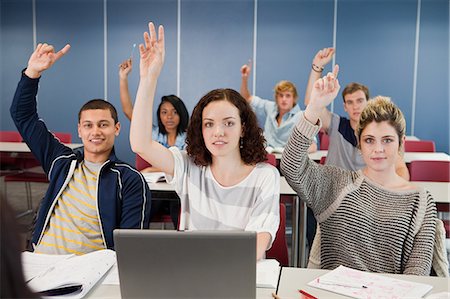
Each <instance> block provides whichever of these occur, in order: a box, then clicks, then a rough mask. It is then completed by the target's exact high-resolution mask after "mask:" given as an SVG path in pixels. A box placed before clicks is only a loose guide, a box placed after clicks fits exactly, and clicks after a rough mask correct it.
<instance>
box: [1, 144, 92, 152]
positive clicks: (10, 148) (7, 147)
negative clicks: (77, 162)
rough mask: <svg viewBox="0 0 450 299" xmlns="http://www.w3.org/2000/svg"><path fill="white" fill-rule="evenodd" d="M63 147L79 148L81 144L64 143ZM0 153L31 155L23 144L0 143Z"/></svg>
mask: <svg viewBox="0 0 450 299" xmlns="http://www.w3.org/2000/svg"><path fill="white" fill-rule="evenodd" d="M64 145H66V146H68V147H70V148H71V149H76V148H80V147H82V146H83V144H82V143H65V144H64ZM0 152H2V153H17V154H19V153H31V151H30V148H29V147H28V145H27V144H26V143H25V142H0Z"/></svg>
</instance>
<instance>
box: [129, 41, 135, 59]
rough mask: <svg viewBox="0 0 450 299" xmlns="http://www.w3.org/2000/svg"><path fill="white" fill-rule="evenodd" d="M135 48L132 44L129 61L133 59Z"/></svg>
mask: <svg viewBox="0 0 450 299" xmlns="http://www.w3.org/2000/svg"><path fill="white" fill-rule="evenodd" d="M135 48H136V44H133V48H131V54H130V59H133V53H134V49H135Z"/></svg>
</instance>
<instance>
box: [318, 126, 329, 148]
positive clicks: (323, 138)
mask: <svg viewBox="0 0 450 299" xmlns="http://www.w3.org/2000/svg"><path fill="white" fill-rule="evenodd" d="M329 145H330V137H329V136H328V134H327V133H325V131H323V130H320V131H319V149H320V150H328V146H329Z"/></svg>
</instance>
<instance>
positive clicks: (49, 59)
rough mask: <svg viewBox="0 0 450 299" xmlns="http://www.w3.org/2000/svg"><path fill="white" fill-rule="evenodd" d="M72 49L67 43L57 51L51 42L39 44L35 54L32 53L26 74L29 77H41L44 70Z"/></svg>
mask: <svg viewBox="0 0 450 299" xmlns="http://www.w3.org/2000/svg"><path fill="white" fill-rule="evenodd" d="M69 49H70V45H69V44H67V45H65V46H64V48H62V49H61V50H59V51H58V52H56V53H55V49H54V47H53V46H52V45H49V44H46V43H44V44H41V43H40V44H38V45H37V47H36V49H35V50H34V52H33V54H31V56H30V59H29V60H28V66H27V69H26V70H25V75H27V76H28V77H29V78H33V79H36V78H39V77H40V76H41V74H42V72H43V71H45V70H47V69H49V68H50V67H51V66H52V65H53V64H54V63H55V62H56V61H57V60H58V59H60V58H61V57H62V56H63V55H64V54H66V53H67V52H68V51H69Z"/></svg>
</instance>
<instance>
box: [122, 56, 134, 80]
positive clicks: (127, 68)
mask: <svg viewBox="0 0 450 299" xmlns="http://www.w3.org/2000/svg"><path fill="white" fill-rule="evenodd" d="M132 69H133V61H132V60H131V58H128V59H127V60H124V61H123V62H122V63H121V64H120V65H119V78H120V79H126V78H127V77H128V75H129V74H130V73H131V70H132Z"/></svg>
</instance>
